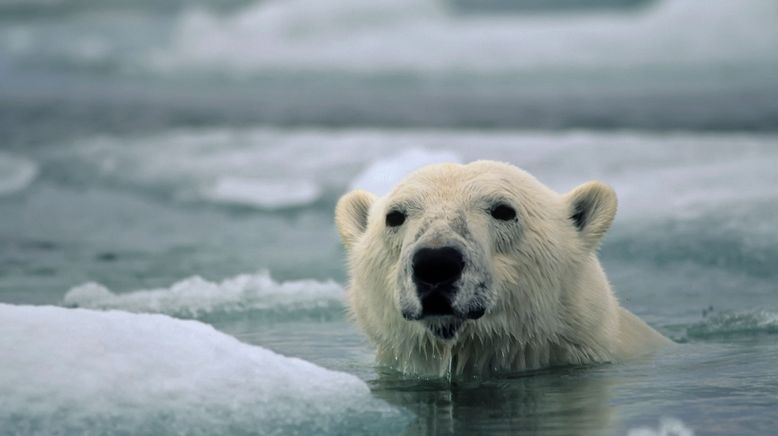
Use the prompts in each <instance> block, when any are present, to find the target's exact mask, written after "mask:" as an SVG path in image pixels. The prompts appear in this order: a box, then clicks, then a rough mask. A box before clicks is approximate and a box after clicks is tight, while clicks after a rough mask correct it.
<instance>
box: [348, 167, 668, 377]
mask: <svg viewBox="0 0 778 436" xmlns="http://www.w3.org/2000/svg"><path fill="white" fill-rule="evenodd" d="M615 213H616V197H615V194H614V193H613V191H612V189H611V188H609V187H608V186H606V185H604V184H602V183H599V182H589V183H586V184H584V185H582V186H580V187H578V188H576V189H574V190H573V191H572V192H570V193H568V194H564V195H560V194H557V193H556V192H554V191H552V190H550V189H549V188H547V187H545V186H544V185H542V184H541V183H540V182H538V181H537V180H536V179H535V178H534V177H532V176H530V175H529V174H527V173H526V172H524V171H522V170H520V169H518V168H516V167H513V166H511V165H508V164H503V163H498V162H490V161H479V162H474V163H471V164H468V165H453V164H441V165H433V166H429V167H426V168H423V169H421V170H419V171H417V172H415V173H413V174H411V175H410V176H409V177H407V178H406V179H405V180H404V181H402V182H401V183H400V184H399V185H398V186H397V187H396V188H395V189H394V190H393V191H392V192H391V193H389V194H388V195H387V196H385V197H382V198H377V197H375V196H374V195H372V194H370V193H367V192H364V191H354V192H351V193H349V194H346V195H345V196H344V197H343V198H342V199H341V200H340V202H339V203H338V206H337V210H336V221H337V225H338V230H339V233H340V235H341V238H342V240H343V242H344V244H345V246H346V249H347V252H348V259H349V273H350V285H349V290H348V303H349V309H350V312H351V314H352V315H353V318H354V319H355V320H356V322H357V324H358V325H359V326H360V327H361V328H362V330H363V331H364V332H365V333H366V334H367V336H368V337H369V338H370V339H371V341H372V342H373V343H374V344H375V345H376V347H377V359H378V362H379V363H380V364H384V365H388V366H391V367H394V368H397V369H399V370H401V371H403V372H405V373H410V374H417V375H431V376H436V375H442V374H445V373H446V372H448V371H450V372H451V373H453V374H454V375H458V374H475V375H480V374H487V373H492V372H508V371H520V370H529V369H539V368H545V367H550V366H561V365H579V364H590V363H599V362H612V361H619V360H624V359H629V358H633V357H637V356H640V355H643V354H646V353H650V352H652V351H655V350H656V349H658V348H660V347H662V346H664V345H667V344H670V343H671V342H670V341H669V340H668V339H666V338H665V337H664V336H662V335H661V334H659V333H658V332H657V331H655V330H654V329H652V328H651V327H649V326H648V325H647V324H645V323H644V322H643V321H641V320H640V319H639V318H638V317H636V316H635V315H633V314H631V313H630V312H628V311H627V310H626V309H624V308H622V307H620V306H619V304H618V302H617V300H616V298H615V296H614V295H613V292H612V290H611V288H610V285H609V283H608V281H607V278H606V276H605V273H604V272H603V270H602V267H601V266H600V263H599V260H598V259H597V255H596V250H597V247H598V246H599V243H600V241H601V239H602V237H603V235H604V234H605V232H606V231H607V230H608V227H609V226H610V224H611V222H612V221H613V218H614V216H615Z"/></svg>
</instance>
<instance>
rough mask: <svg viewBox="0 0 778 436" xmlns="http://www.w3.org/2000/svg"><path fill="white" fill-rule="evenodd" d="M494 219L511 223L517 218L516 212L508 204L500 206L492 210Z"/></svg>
mask: <svg viewBox="0 0 778 436" xmlns="http://www.w3.org/2000/svg"><path fill="white" fill-rule="evenodd" d="M492 217H493V218H495V219H498V220H501V221H510V220H512V219H514V218H516V211H515V210H514V209H513V208H512V207H510V206H508V205H507V204H498V205H497V206H494V207H493V208H492Z"/></svg>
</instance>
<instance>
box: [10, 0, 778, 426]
mask: <svg viewBox="0 0 778 436" xmlns="http://www.w3.org/2000/svg"><path fill="white" fill-rule="evenodd" d="M539 3H540V2H534V1H530V0H526V1H524V2H500V1H497V0H495V1H491V2H484V3H483V4H482V6H480V7H479V6H477V4H478V2H467V1H464V0H461V1H451V2H434V1H427V0H423V1H418V0H417V1H413V2H411V1H404V0H400V1H397V0H395V1H383V0H380V1H373V2H367V3H366V2H361V1H351V0H327V1H314V0H284V1H266V2H256V3H255V2H252V1H245V0H221V1H216V0H212V1H205V0H202V1H183V0H182V1H168V2H151V1H149V2H138V1H129V0H127V1H124V0H111V1H100V2H98V1H91V0H70V1H61V2H49V1H30V2H21V1H15V0H0V362H2V363H0V391H2V392H3V395H2V396H0V434H58V433H65V434H73V433H85V432H90V433H94V434H137V433H145V434H160V433H167V434H170V433H180V434H540V435H560V434H613V435H619V434H631V435H653V434H668V432H670V434H684V435H685V434H692V433H694V434H698V435H706V434H722V435H723V434H727V435H729V434H754V435H760V434H772V433H773V432H774V431H775V427H776V425H778V365H776V362H778V269H776V265H778V249H777V248H776V247H778V228H777V227H776V216H778V75H776V74H775V72H776V71H778V30H776V29H778V4H776V3H775V2H773V1H768V0H764V1H759V0H747V1H739V2H731V1H724V0H721V1H719V0H716V1H711V0H707V1H703V0H696V1H695V0H675V1H670V0H667V1H622V2H619V1H615V0H614V1H595V0H592V1H590V2H577V4H576V2H565V1H557V2H549V5H551V6H544V7H545V9H544V7H540V6H538V5H539ZM474 4H475V5H476V6H473V5H474ZM475 159H496V160H501V161H507V162H511V163H513V164H516V165H518V166H521V167H523V168H524V169H526V170H528V171H529V172H531V173H533V174H534V175H536V176H537V177H538V178H539V179H540V180H541V181H543V182H544V183H546V184H548V185H549V186H551V187H552V188H554V189H556V190H559V191H566V190H569V189H571V188H573V187H574V186H576V185H578V184H580V183H582V182H585V181H587V180H590V179H600V180H603V181H606V182H607V183H609V184H611V185H612V186H613V187H614V189H615V190H616V192H617V194H618V196H619V213H618V215H617V218H616V221H615V223H614V225H613V228H612V229H611V231H610V233H609V234H608V236H607V238H606V240H605V243H604V245H603V247H602V249H601V259H602V262H603V265H604V267H605V269H606V272H607V273H608V275H609V278H610V280H611V282H612V284H613V287H614V289H615V291H616V293H617V295H618V297H619V299H620V301H621V302H622V304H623V305H624V306H626V307H627V308H629V309H630V310H632V311H633V312H634V313H636V314H637V315H639V316H640V317H641V318H643V319H644V320H646V321H647V322H649V323H650V324H651V325H653V326H655V327H656V328H657V329H659V330H660V331H662V332H663V333H664V334H666V335H667V336H669V337H671V338H673V339H674V340H675V341H676V342H678V343H679V346H678V347H676V348H675V349H673V350H669V351H667V352H664V353H662V354H660V355H658V356H656V357H655V358H650V359H645V360H641V361H636V362H628V363H620V364H610V365H600V366H594V367H587V368H561V369H554V370H548V371H541V372H537V373H531V374H506V375H505V376H503V377H498V378H489V379H455V380H448V379H442V380H418V379H414V378H411V377H403V376H400V375H398V374H395V373H392V372H391V371H388V370H386V369H384V368H377V367H376V366H375V365H374V364H373V361H372V356H373V354H372V350H371V349H370V346H369V344H368V343H367V342H366V341H365V339H364V338H363V337H362V336H361V335H360V333H359V332H358V331H356V329H355V328H354V327H353V326H352V325H351V324H350V323H349V321H348V320H347V319H346V318H345V316H344V307H343V284H344V282H345V272H344V266H343V257H344V253H343V251H342V249H341V247H340V245H339V242H338V239H337V235H336V233H335V229H334V224H333V218H332V214H333V208H334V204H335V202H336V200H337V198H338V197H339V196H340V195H341V194H342V193H344V192H346V191H347V190H349V189H351V188H353V187H364V188H369V189H371V190H374V191H377V192H381V191H385V190H386V189H388V187H389V186H390V185H391V183H392V182H393V181H395V180H397V179H398V178H400V177H402V175H403V174H405V173H406V172H407V171H410V170H412V169H413V168H415V167H418V166H420V165H424V164H427V163H432V162H438V161H455V162H468V161H472V160H475ZM41 306H47V307H41ZM51 306H54V307H51ZM663 432H664V433H663ZM672 432H674V433H672Z"/></svg>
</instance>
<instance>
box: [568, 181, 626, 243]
mask: <svg viewBox="0 0 778 436" xmlns="http://www.w3.org/2000/svg"><path fill="white" fill-rule="evenodd" d="M565 197H566V200H567V205H568V213H569V217H570V221H571V222H572V224H573V225H574V226H575V228H576V230H578V234H579V235H580V236H581V239H582V240H583V241H584V244H586V247H587V248H589V249H592V250H593V249H595V248H597V246H598V245H599V243H600V240H602V237H603V236H605V232H607V231H608V228H610V226H611V223H612V222H613V218H614V217H615V216H616V193H615V192H614V191H613V189H612V188H611V187H610V186H608V185H606V184H604V183H601V182H596V181H595V182H587V183H584V184H583V185H581V186H579V187H577V188H575V189H573V190H572V191H571V192H569V193H568V194H567V195H566V196H565Z"/></svg>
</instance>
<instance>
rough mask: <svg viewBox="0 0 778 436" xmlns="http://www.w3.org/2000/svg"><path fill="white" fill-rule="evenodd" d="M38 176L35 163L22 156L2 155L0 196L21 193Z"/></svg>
mask: <svg viewBox="0 0 778 436" xmlns="http://www.w3.org/2000/svg"><path fill="white" fill-rule="evenodd" d="M37 176H38V166H37V165H36V164H35V162H32V161H30V160H28V159H25V158H23V157H20V156H16V155H11V154H8V153H0V196H3V195H9V194H13V193H16V192H19V191H21V190H23V189H25V188H26V187H28V186H29V185H30V184H31V183H32V182H33V181H34V180H35V178H36V177H37Z"/></svg>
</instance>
